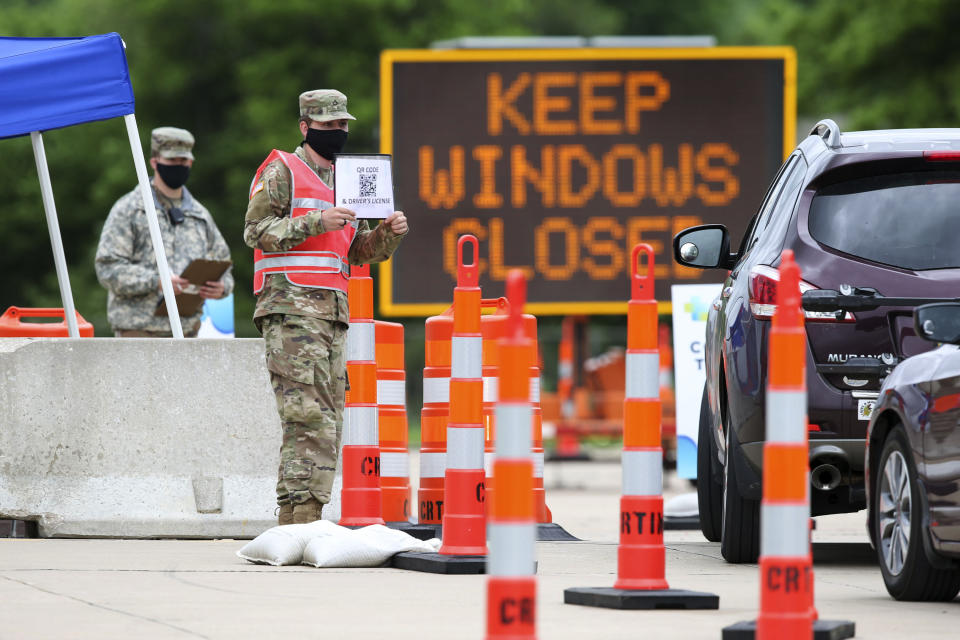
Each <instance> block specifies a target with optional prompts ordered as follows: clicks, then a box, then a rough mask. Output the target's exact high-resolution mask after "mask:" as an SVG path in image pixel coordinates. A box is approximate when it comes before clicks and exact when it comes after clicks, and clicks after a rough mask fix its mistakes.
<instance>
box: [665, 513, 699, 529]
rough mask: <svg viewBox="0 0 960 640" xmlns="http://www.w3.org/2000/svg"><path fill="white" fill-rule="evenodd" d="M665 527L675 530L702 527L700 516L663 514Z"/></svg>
mask: <svg viewBox="0 0 960 640" xmlns="http://www.w3.org/2000/svg"><path fill="white" fill-rule="evenodd" d="M663 528H664V529H669V530H673V531H682V530H686V531H689V530H693V529H700V516H666V515H665V516H663Z"/></svg>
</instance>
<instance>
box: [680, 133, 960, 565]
mask: <svg viewBox="0 0 960 640" xmlns="http://www.w3.org/2000/svg"><path fill="white" fill-rule="evenodd" d="M673 247H674V257H675V259H676V260H677V262H679V263H681V264H683V265H686V266H690V267H699V268H703V269H711V268H713V269H725V270H728V271H729V274H728V276H727V279H726V281H725V282H724V285H723V290H722V293H721V294H720V295H719V296H718V297H717V298H716V299H715V300H714V301H713V305H712V308H711V309H710V314H709V317H708V321H707V334H706V374H707V380H706V385H705V387H704V391H703V401H702V404H701V412H700V434H699V448H698V461H697V467H698V482H697V492H698V494H699V499H700V525H701V530H702V531H703V534H704V535H705V536H706V537H707V539H709V540H711V541H718V540H719V541H720V542H721V552H722V554H723V557H724V558H726V559H727V560H728V561H730V562H752V561H755V560H756V558H757V555H758V552H759V545H760V542H759V540H760V532H759V523H760V509H759V506H760V496H761V485H760V480H761V468H762V464H763V442H764V392H765V387H766V370H767V334H768V332H769V330H770V318H771V317H772V315H773V313H774V311H775V308H776V306H775V299H776V298H775V294H776V288H777V279H778V273H777V267H778V266H779V260H780V254H781V253H782V252H783V250H784V249H792V250H793V252H794V254H795V256H796V260H797V263H798V264H799V266H800V270H801V278H802V279H803V281H802V282H801V290H802V291H803V292H804V293H803V300H804V303H803V304H804V308H805V310H806V331H807V391H808V423H809V433H810V468H811V483H812V485H813V491H812V492H811V511H812V515H822V514H829V513H843V512H850V511H857V510H859V509H863V508H864V507H865V504H866V503H865V492H864V465H863V455H864V438H865V435H866V428H867V422H868V420H869V418H870V412H871V411H872V409H873V405H874V403H875V401H876V398H877V393H878V390H879V389H880V384H881V382H882V380H883V379H884V377H885V376H886V375H887V374H889V372H890V371H891V370H892V368H893V367H894V366H895V365H896V364H897V362H899V361H900V360H902V359H903V358H905V357H907V356H910V355H913V354H915V353H919V352H922V351H926V350H927V349H929V348H930V346H931V345H930V343H928V342H925V341H923V340H921V339H920V338H918V337H917V336H916V334H915V332H914V330H913V322H912V311H913V306H914V304H915V303H916V301H915V300H913V299H911V300H906V299H905V298H906V297H913V298H916V299H919V300H922V299H938V298H940V299H942V298H945V297H952V296H957V295H960V129H916V130H906V129H905V130H890V131H860V132H850V133H841V132H840V129H839V127H838V126H837V125H836V123H834V122H833V121H832V120H823V121H821V122H820V123H818V124H817V126H816V127H814V129H813V131H812V132H811V134H810V136H808V137H807V139H806V140H804V141H803V142H802V143H801V144H800V145H799V146H798V147H797V148H796V150H795V151H794V152H793V153H792V154H791V155H790V157H789V158H787V161H786V162H785V163H784V165H783V166H782V167H781V168H780V171H779V173H778V174H777V176H776V178H775V179H774V181H773V183H772V185H771V187H770V189H769V191H768V192H767V195H766V197H765V198H764V201H763V204H762V205H761V207H760V210H759V211H758V212H757V214H756V215H755V216H754V217H753V220H752V221H751V222H750V225H749V226H748V228H747V231H746V233H745V234H744V237H743V239H742V240H741V242H740V245H739V248H737V249H736V250H735V251H731V242H730V236H729V233H728V232H727V230H726V228H725V227H724V226H723V225H720V224H710V225H703V226H699V227H692V228H690V229H686V230H684V231H682V232H680V233H679V234H677V236H676V237H675V238H674V241H673ZM898 298H899V300H898Z"/></svg>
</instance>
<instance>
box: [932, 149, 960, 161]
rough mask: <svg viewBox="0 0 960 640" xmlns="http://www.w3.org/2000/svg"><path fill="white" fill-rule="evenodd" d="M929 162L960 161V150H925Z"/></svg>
mask: <svg viewBox="0 0 960 640" xmlns="http://www.w3.org/2000/svg"><path fill="white" fill-rule="evenodd" d="M923 159H924V160H926V161H927V162H960V151H924V152H923Z"/></svg>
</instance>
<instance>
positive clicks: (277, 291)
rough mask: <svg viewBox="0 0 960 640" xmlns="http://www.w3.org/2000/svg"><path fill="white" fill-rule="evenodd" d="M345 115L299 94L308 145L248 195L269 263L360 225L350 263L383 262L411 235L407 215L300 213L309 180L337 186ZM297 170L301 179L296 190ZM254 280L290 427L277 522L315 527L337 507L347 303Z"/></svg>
mask: <svg viewBox="0 0 960 640" xmlns="http://www.w3.org/2000/svg"><path fill="white" fill-rule="evenodd" d="M346 107H347V98H346V96H344V95H343V94H342V93H340V92H339V91H334V90H330V89H321V90H316V91H308V92H305V93H303V94H301V96H300V133H301V135H302V136H303V137H304V141H303V142H302V143H301V144H300V146H298V147H297V149H296V151H295V152H294V153H293V154H283V153H282V152H277V151H274V152H273V153H272V154H271V156H270V157H275V156H276V155H277V154H280V155H281V156H283V158H285V160H281V159H275V160H272V161H270V162H265V165H262V166H261V169H260V171H259V172H258V174H257V175H256V176H255V178H254V183H253V185H252V187H251V190H250V202H249V205H248V207H247V214H246V220H245V224H244V233H243V238H244V241H245V242H246V243H247V245H249V246H250V247H251V248H253V249H255V250H260V251H262V252H265V253H264V254H260V255H261V256H262V255H268V252H291V251H293V252H294V253H296V252H297V250H298V249H296V248H297V247H299V251H300V252H301V253H300V255H304V254H307V253H309V252H306V251H305V245H304V243H305V242H308V241H310V240H311V239H313V240H314V241H318V240H319V241H320V242H323V236H325V235H326V234H327V232H335V233H336V232H343V231H346V230H348V226H353V227H354V228H356V235H355V236H354V237H353V238H352V241H351V242H350V244H349V253H348V255H347V256H346V258H347V259H348V260H349V263H350V264H355V265H358V264H367V263H372V262H381V261H383V260H386V259H387V258H389V257H390V256H391V254H393V252H394V250H395V249H396V248H397V246H398V245H399V244H400V240H401V238H402V236H403V235H404V234H406V233H407V221H406V217H405V216H404V215H403V212H401V211H396V212H394V213H393V214H392V215H391V216H389V217H388V218H386V219H385V220H383V221H382V222H381V223H380V224H378V225H376V226H373V227H372V228H371V225H370V224H369V223H368V222H367V221H366V220H361V221H357V219H356V216H355V215H354V213H353V212H352V211H350V210H348V209H344V208H342V207H334V206H333V204H332V203H331V202H320V201H317V204H318V205H320V206H321V208H318V209H313V210H310V211H304V210H303V209H302V208H301V209H299V210H296V209H295V207H294V204H295V202H297V203H299V202H300V200H301V199H300V196H299V195H297V196H296V197H294V194H293V193H292V192H293V191H296V190H298V189H302V188H303V186H302V185H303V182H304V180H302V179H301V178H303V177H307V178H309V180H307V182H312V181H313V177H314V176H318V177H319V179H320V181H322V183H323V185H319V186H320V187H321V188H332V186H333V168H332V167H333V159H334V157H335V154H336V153H338V152H339V151H340V150H341V149H342V148H343V144H344V143H345V141H346V135H347V131H348V128H349V124H348V123H349V121H350V120H354V119H355V118H354V117H353V116H351V115H350V114H349V113H348V112H347V110H346ZM294 155H295V156H296V157H295V158H294V157H293V156H294ZM270 157H268V160H269V158H270ZM301 161H302V163H303V164H302V165H301V164H300V162H301ZM288 162H289V163H291V164H292V166H293V169H291V168H290V167H288V164H287V163H288ZM294 169H295V170H296V171H298V172H300V173H299V175H300V176H301V178H297V182H296V186H294V180H293V173H292V171H293V170H294ZM304 171H309V172H312V173H309V174H304V173H303V172H304ZM298 193H299V192H298ZM331 196H332V192H331ZM331 199H332V197H331ZM327 205H329V206H327ZM297 206H300V207H302V206H303V205H302V204H298V205H297ZM295 211H297V214H296V215H294V212H295ZM333 235H334V234H332V235H331V236H329V237H333ZM331 242H333V241H331ZM308 244H309V242H308ZM345 246H346V245H345ZM285 255H290V254H289V253H288V254H285ZM258 259H259V258H258ZM255 269H256V267H255ZM258 273H260V272H258ZM254 278H255V290H256V289H259V293H258V298H257V306H256V310H255V312H254V318H253V319H254V323H255V324H256V325H257V328H258V329H259V330H260V332H261V334H262V335H263V338H264V342H265V343H266V358H267V369H268V370H269V371H270V379H271V382H272V384H273V389H274V392H275V395H276V400H277V410H278V412H279V413H280V420H281V422H282V425H283V436H282V443H281V447H280V468H279V470H278V473H277V476H278V477H277V503H278V504H279V505H280V509H279V522H280V524H290V523H306V522H312V521H314V520H318V519H319V518H320V513H321V509H322V507H323V505H324V504H326V503H327V502H328V501H329V500H330V490H331V487H332V485H333V477H334V471H335V469H336V466H337V455H338V450H339V448H340V441H341V434H342V428H343V426H342V425H343V406H344V391H345V390H346V389H347V388H348V383H347V377H346V357H345V344H346V332H347V327H348V323H349V318H350V312H349V309H348V307H347V295H346V293H345V292H344V291H342V290H340V289H338V288H336V287H330V288H326V287H324V285H323V284H311V285H308V286H301V285H298V284H294V283H293V282H292V281H291V280H292V279H297V276H296V272H291V273H265V274H263V275H257V274H256V273H255V276H254Z"/></svg>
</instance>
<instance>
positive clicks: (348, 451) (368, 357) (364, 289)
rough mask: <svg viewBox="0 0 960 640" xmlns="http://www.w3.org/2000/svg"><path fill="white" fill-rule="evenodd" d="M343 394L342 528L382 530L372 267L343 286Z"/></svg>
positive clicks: (358, 272) (356, 273)
mask: <svg viewBox="0 0 960 640" xmlns="http://www.w3.org/2000/svg"><path fill="white" fill-rule="evenodd" d="M347 296H348V300H349V303H350V330H349V331H348V332H347V375H348V376H349V378H350V390H349V391H347V395H346V404H345V408H344V415H343V450H342V455H341V464H342V465H343V491H342V492H341V494H340V500H341V507H340V524H341V525H344V526H366V525H370V524H383V523H384V522H383V518H382V517H381V515H380V513H381V508H382V506H381V504H382V498H381V491H380V440H379V436H378V434H377V362H376V328H375V325H374V323H373V279H372V278H371V277H370V265H362V266H359V267H354V268H353V270H352V273H351V274H350V281H349V282H348V283H347Z"/></svg>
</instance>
